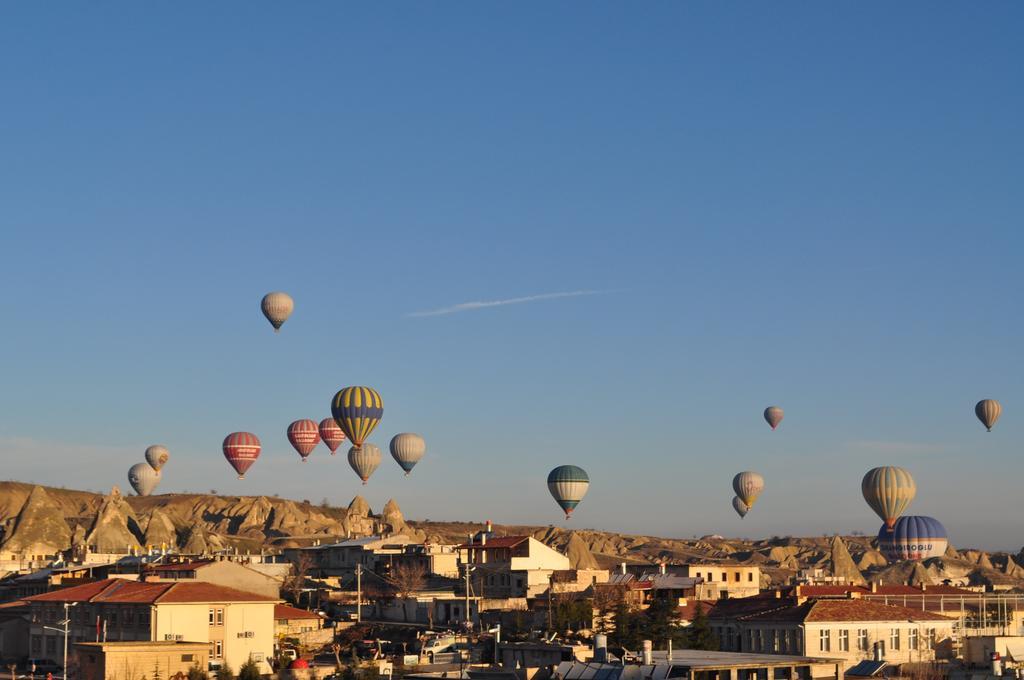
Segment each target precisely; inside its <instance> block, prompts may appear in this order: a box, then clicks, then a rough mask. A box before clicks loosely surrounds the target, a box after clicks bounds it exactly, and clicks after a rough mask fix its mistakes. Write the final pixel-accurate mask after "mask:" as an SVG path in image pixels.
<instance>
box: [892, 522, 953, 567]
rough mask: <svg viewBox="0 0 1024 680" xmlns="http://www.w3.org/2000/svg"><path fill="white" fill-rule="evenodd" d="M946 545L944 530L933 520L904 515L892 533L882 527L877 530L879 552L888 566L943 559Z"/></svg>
mask: <svg viewBox="0 0 1024 680" xmlns="http://www.w3.org/2000/svg"><path fill="white" fill-rule="evenodd" d="M948 544H949V537H948V535H947V534H946V528H945V527H944V526H942V523H941V522H939V520H937V519H934V518H932V517H921V516H918V515H907V516H905V517H900V518H899V519H898V520H896V524H895V526H894V527H893V528H892V529H889V528H888V527H886V526H884V525H883V526H882V528H880V529H879V530H878V549H879V550H880V551H882V554H883V555H885V558H886V559H887V560H889V561H890V562H902V561H904V560H926V559H928V558H929V557H942V556H943V555H944V554H946V546H947V545H948Z"/></svg>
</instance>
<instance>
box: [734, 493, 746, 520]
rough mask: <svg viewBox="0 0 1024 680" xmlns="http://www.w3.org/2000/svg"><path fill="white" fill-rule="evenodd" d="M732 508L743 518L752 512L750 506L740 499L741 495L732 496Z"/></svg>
mask: <svg viewBox="0 0 1024 680" xmlns="http://www.w3.org/2000/svg"><path fill="white" fill-rule="evenodd" d="M732 509H733V510H735V511H736V514H737V515H739V516H740V519H743V518H744V517H746V516H747V513H748V512H750V506H749V505H747V504H746V503H744V502H743V501H741V500H740V499H739V496H733V497H732Z"/></svg>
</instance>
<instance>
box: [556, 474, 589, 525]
mask: <svg viewBox="0 0 1024 680" xmlns="http://www.w3.org/2000/svg"><path fill="white" fill-rule="evenodd" d="M589 488H590V477H589V476H587V472H586V470H584V469H583V468H581V467H576V466H575V465H559V466H558V467H556V468H555V469H554V470H552V471H551V472H549V473H548V491H550V492H551V496H552V498H554V499H555V502H556V503H558V505H559V507H560V508H562V510H564V511H565V518H566V519H569V518H570V517H571V516H572V511H573V510H575V509H576V506H577V505H579V504H580V501H581V500H583V497H584V496H586V495H587V489H589Z"/></svg>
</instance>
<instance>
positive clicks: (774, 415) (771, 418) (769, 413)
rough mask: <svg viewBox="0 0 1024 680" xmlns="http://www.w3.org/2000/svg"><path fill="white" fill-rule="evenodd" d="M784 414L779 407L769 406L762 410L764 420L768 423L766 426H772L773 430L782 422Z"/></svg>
mask: <svg viewBox="0 0 1024 680" xmlns="http://www.w3.org/2000/svg"><path fill="white" fill-rule="evenodd" d="M784 415H785V414H784V413H783V412H782V407H781V406H769V407H768V408H766V409H765V410H764V419H765V420H766V421H768V424H769V425H771V426H772V429H773V430H774V429H775V428H777V427H778V426H779V423H781V422H782V418H783V416H784Z"/></svg>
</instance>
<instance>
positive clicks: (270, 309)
mask: <svg viewBox="0 0 1024 680" xmlns="http://www.w3.org/2000/svg"><path fill="white" fill-rule="evenodd" d="M260 308H261V309H262V310H263V316H265V317H267V321H269V322H270V324H271V325H272V326H273V327H274V332H275V333H277V332H279V331H280V330H281V325H282V324H283V323H284V322H285V321H287V320H288V317H289V316H291V315H292V310H293V309H295V301H294V300H292V297H291V296H290V295H288V293H282V292H280V291H275V292H273V293H267V294H266V295H264V296H263V301H262V302H261V303H260Z"/></svg>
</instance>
